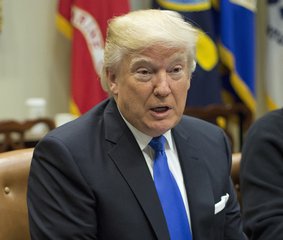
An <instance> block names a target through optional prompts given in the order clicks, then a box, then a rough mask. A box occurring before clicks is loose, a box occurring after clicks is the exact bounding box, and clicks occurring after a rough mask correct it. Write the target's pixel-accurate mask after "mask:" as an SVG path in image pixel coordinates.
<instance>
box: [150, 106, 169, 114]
mask: <svg viewBox="0 0 283 240" xmlns="http://www.w3.org/2000/svg"><path fill="white" fill-rule="evenodd" d="M169 109H170V108H169V107H155V108H152V109H151V110H152V111H154V112H157V113H160V112H166V111H168V110H169Z"/></svg>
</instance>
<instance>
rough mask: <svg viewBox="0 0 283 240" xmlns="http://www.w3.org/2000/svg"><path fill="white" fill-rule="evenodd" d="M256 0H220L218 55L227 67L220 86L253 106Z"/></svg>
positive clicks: (254, 106)
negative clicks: (219, 42)
mask: <svg viewBox="0 0 283 240" xmlns="http://www.w3.org/2000/svg"><path fill="white" fill-rule="evenodd" d="M255 8H256V1H255V0H253V1H250V0H249V1H247V0H241V1H240V0H232V1H231V0H230V1H228V0H222V1H220V9H219V10H220V12H219V14H220V41H221V44H220V58H221V62H222V63H223V64H224V65H225V66H226V68H227V70H228V71H227V72H226V73H227V74H226V76H225V75H224V77H223V86H224V87H226V89H228V92H229V93H232V94H231V96H232V98H233V100H234V102H235V101H241V102H243V103H244V104H245V105H246V106H247V107H248V108H249V109H250V110H251V111H253V112H254V111H255V108H256V101H255V97H256V89H255V86H256V85H255V47H256V46H255V45H256V44H255Z"/></svg>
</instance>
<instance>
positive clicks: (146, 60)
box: [130, 54, 187, 69]
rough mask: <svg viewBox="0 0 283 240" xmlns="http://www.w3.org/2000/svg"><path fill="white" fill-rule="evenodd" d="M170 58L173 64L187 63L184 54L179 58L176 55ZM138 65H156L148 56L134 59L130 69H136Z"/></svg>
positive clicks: (179, 55)
mask: <svg viewBox="0 0 283 240" xmlns="http://www.w3.org/2000/svg"><path fill="white" fill-rule="evenodd" d="M175 57H176V58H175ZM170 58H172V61H171V63H175V62H183V61H185V62H187V58H186V56H185V55H184V54H178V55H177V56H175V54H174V55H173V56H171V57H170ZM170 58H169V59H170ZM174 58H175V59H174ZM169 61H170V60H169ZM138 64H144V65H148V64H154V61H153V60H152V59H151V58H149V57H146V56H138V57H133V58H132V59H131V61H130V69H132V68H134V67H135V66H136V65H138Z"/></svg>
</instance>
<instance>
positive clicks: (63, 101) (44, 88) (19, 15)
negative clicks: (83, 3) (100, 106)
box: [0, 0, 70, 119]
mask: <svg viewBox="0 0 283 240" xmlns="http://www.w3.org/2000/svg"><path fill="white" fill-rule="evenodd" d="M56 4H57V0H48V1H46V0H20V1H19V0H3V29H2V32H1V33H0V119H6V118H19V119H22V118H25V117H27V107H26V106H25V100H26V99H27V98H30V97H42V98H45V99H46V100H47V115H48V116H53V115H54V114H55V113H57V112H66V111H68V98H69V80H68V78H69V76H68V75H69V71H68V68H69V64H70V61H69V59H70V53H69V52H70V46H69V45H70V43H69V42H68V41H67V40H66V39H64V38H63V37H62V36H61V35H60V34H59V33H58V32H57V30H56V28H55V22H54V21H55V13H56Z"/></svg>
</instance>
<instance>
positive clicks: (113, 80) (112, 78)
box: [106, 69, 118, 95]
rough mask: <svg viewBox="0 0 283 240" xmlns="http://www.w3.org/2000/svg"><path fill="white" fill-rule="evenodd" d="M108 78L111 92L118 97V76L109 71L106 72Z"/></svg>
mask: <svg viewBox="0 0 283 240" xmlns="http://www.w3.org/2000/svg"><path fill="white" fill-rule="evenodd" d="M106 77H107V84H108V87H109V90H110V92H111V93H112V94H113V95H117V94H118V81H117V80H118V79H117V75H116V74H115V73H113V72H112V71H111V70H109V69H107V70H106Z"/></svg>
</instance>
